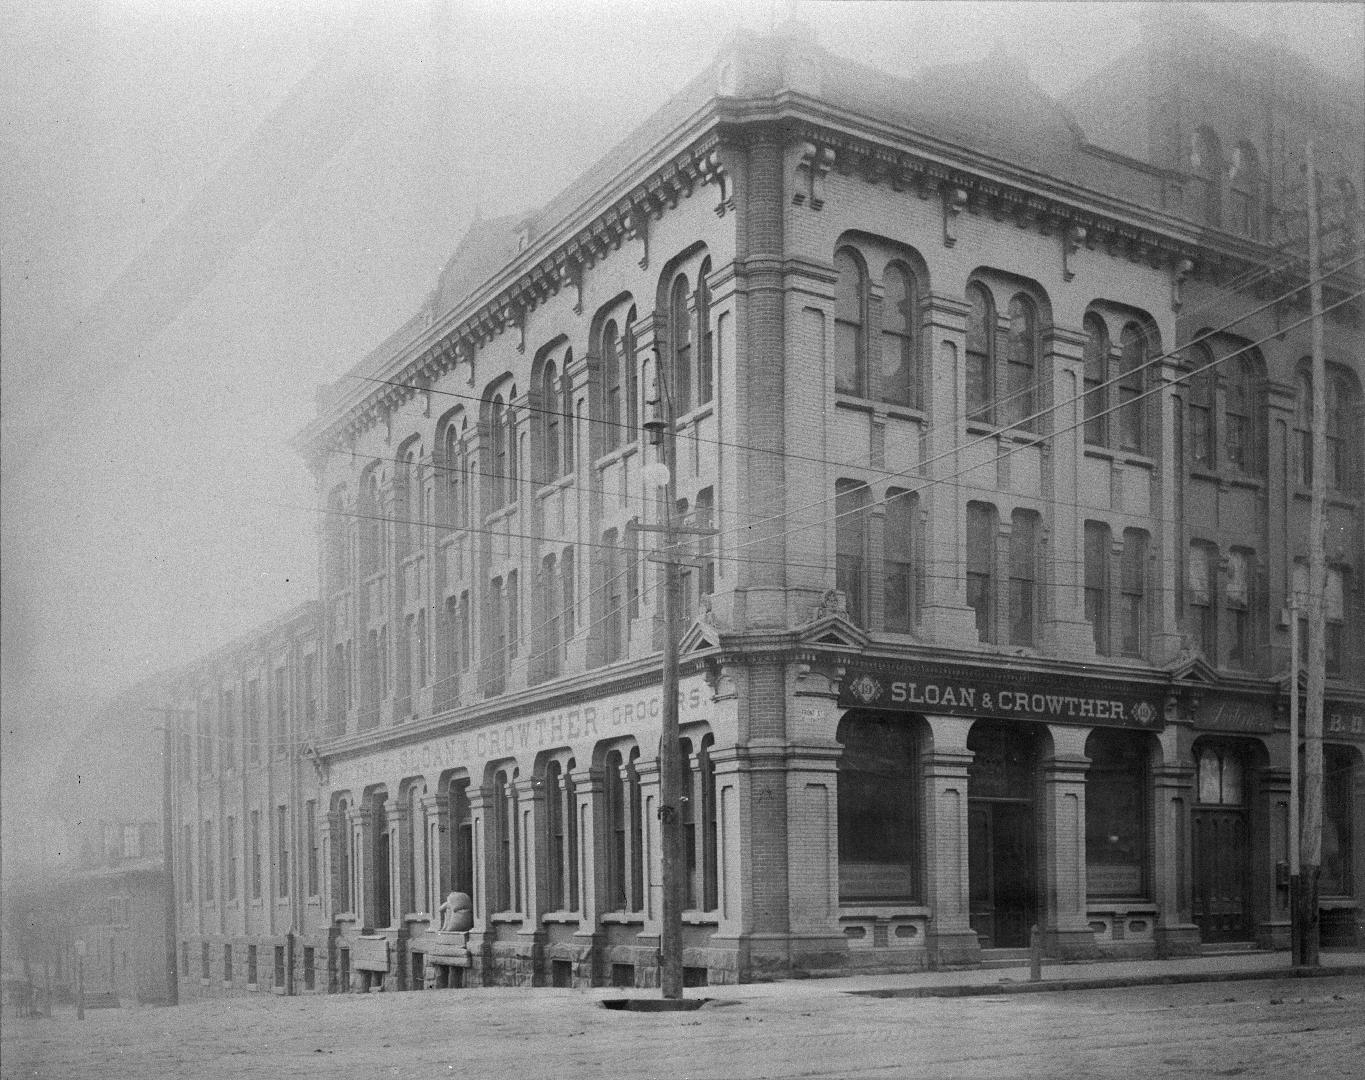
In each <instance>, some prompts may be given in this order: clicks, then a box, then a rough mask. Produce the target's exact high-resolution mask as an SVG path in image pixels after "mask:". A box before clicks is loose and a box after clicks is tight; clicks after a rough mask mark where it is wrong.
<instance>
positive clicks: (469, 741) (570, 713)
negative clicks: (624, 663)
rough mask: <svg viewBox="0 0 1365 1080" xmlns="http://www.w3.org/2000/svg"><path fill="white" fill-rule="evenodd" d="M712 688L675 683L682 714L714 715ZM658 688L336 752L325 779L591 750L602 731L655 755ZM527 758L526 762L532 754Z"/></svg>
mask: <svg viewBox="0 0 1365 1080" xmlns="http://www.w3.org/2000/svg"><path fill="white" fill-rule="evenodd" d="M710 705H711V692H710V690H709V689H708V688H707V686H706V684H705V682H704V681H703V680H702V679H701V678H700V677H697V678H693V679H687V680H684V681H683V682H682V684H681V685H680V686H679V688H678V719H679V721H680V722H681V723H683V724H686V723H689V722H692V721H695V720H703V719H706V718H707V717H708V716H709V715H710V712H709V710H710ZM662 713H663V697H662V695H661V694H660V692H659V688H658V687H657V686H655V687H646V688H644V689H641V690H638V691H635V692H633V693H628V694H616V695H613V696H612V697H607V698H599V699H598V700H596V701H589V702H584V703H583V704H581V705H574V706H572V707H569V708H565V709H556V710H553V711H551V712H540V713H531V714H529V715H527V716H523V717H517V718H515V719H510V720H503V721H500V722H497V723H493V724H486V725H484V726H482V727H477V728H473V729H471V730H469V731H461V732H458V733H457V734H454V735H446V736H441V737H439V738H432V739H425V740H423V741H422V742H419V743H415V744H413V745H411V746H400V747H395V748H393V749H391V750H382V751H379V752H377V753H369V754H364V755H361V756H359V757H353V758H342V759H334V760H332V761H331V762H330V763H329V766H328V785H329V786H330V787H331V788H332V789H334V790H338V789H341V788H346V787H356V786H360V785H364V784H373V783H379V782H381V781H385V780H389V781H393V780H398V779H402V778H404V777H408V776H419V775H428V776H429V775H431V774H433V773H440V772H441V771H442V770H445V769H454V768H461V767H463V768H467V769H469V770H470V772H471V774H476V775H477V773H478V772H479V770H481V769H482V768H483V766H484V764H485V763H486V762H489V761H495V760H497V759H498V758H506V757H519V756H522V755H525V754H527V753H532V754H533V753H535V752H536V751H538V750H548V749H553V748H555V747H558V746H569V747H574V748H575V749H581V750H586V749H588V748H589V747H590V745H591V744H592V743H594V742H596V741H597V740H598V739H601V738H611V737H617V736H623V735H634V736H635V738H636V739H637V740H638V741H639V743H640V745H641V747H642V749H644V752H645V753H646V755H647V756H652V755H653V753H654V749H655V743H657V741H658V738H659V727H660V724H661V722H662ZM524 764H526V765H529V764H530V761H529V759H527V760H526V761H525V762H524Z"/></svg>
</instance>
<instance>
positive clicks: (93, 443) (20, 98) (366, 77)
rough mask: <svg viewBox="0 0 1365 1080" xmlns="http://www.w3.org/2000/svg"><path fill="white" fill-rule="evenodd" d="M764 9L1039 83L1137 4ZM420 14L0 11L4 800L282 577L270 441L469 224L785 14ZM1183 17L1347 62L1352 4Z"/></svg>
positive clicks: (1355, 26)
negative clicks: (107, 706) (138, 684)
mask: <svg viewBox="0 0 1365 1080" xmlns="http://www.w3.org/2000/svg"><path fill="white" fill-rule="evenodd" d="M795 6H796V9H797V14H798V15H799V17H800V18H802V19H803V20H804V21H806V22H807V23H809V24H810V25H812V26H813V27H814V28H815V30H816V31H817V35H818V37H819V40H820V41H821V42H822V43H823V44H824V45H826V46H827V47H829V48H831V49H832V50H834V51H835V52H838V53H842V54H844V55H848V56H853V57H857V58H860V59H863V60H867V61H869V62H872V63H875V64H878V65H880V66H882V67H886V68H888V69H890V70H894V71H900V72H904V73H911V72H913V71H915V70H916V69H917V68H919V67H920V66H922V65H925V64H930V63H938V62H943V61H945V60H965V59H970V58H974V57H980V56H983V55H985V54H986V53H987V52H989V51H990V49H991V48H992V47H994V46H995V45H996V44H997V43H1001V42H1003V44H1004V46H1005V47H1006V48H1008V49H1009V50H1010V51H1012V52H1014V53H1016V54H1017V55H1019V56H1020V57H1022V58H1024V59H1025V60H1026V62H1027V63H1028V65H1029V68H1030V70H1031V72H1032V75H1033V77H1034V79H1035V81H1037V82H1038V83H1039V85H1041V86H1042V87H1043V88H1044V89H1046V90H1048V91H1050V92H1053V93H1058V92H1061V91H1064V90H1065V89H1067V88H1068V87H1070V86H1071V85H1073V84H1074V83H1076V82H1079V81H1080V80H1081V79H1083V78H1085V77H1086V76H1088V75H1090V74H1092V73H1093V72H1095V71H1097V70H1099V69H1101V68H1102V66H1103V64H1104V63H1105V62H1106V60H1107V59H1109V58H1110V57H1112V56H1114V55H1116V54H1117V53H1118V52H1120V51H1122V50H1123V49H1125V48H1127V47H1128V46H1130V45H1132V44H1134V43H1135V42H1136V40H1137V26H1136V22H1135V15H1136V13H1137V10H1138V9H1139V7H1141V5H1133V4H1120V3H1104V4H1085V3H1067V4H1026V3H1007V4H968V3H909V2H907V3H860V2H847V3H816V2H811V0H806V2H803V3H800V4H797V5H795ZM440 7H441V0H423V2H417V0H406V2H404V0H384V2H382V3H380V2H371V0H344V2H320V0H314V2H307V3H305V2H298V0H200V2H197V3H196V2H193V0H189V2H186V0H176V2H173V0H66V2H46V3H42V2H19V0H10V2H9V3H7V4H5V5H4V6H3V8H0V87H2V88H3V98H2V100H3V109H0V122H2V123H3V144H2V145H0V170H3V173H0V175H2V176H3V198H0V242H2V244H3V247H2V248H0V291H2V294H3V295H2V296H0V299H2V300H3V320H2V321H0V347H2V348H3V368H2V369H0V380H2V382H0V386H2V387H3V524H2V526H0V528H2V529H3V544H4V548H3V557H4V565H3V578H0V587H2V588H3V627H2V630H3V633H2V634H0V650H2V652H0V659H2V660H3V671H2V673H0V674H2V675H3V683H0V693H2V694H3V722H4V736H5V740H4V755H5V763H4V772H3V783H4V786H5V789H6V795H7V800H6V802H7V809H11V810H12V809H13V808H14V806H15V804H14V803H12V802H11V801H10V800H11V799H12V798H13V797H14V796H15V795H19V794H25V793H26V792H27V791H28V789H29V786H30V785H32V784H34V783H40V782H46V781H48V780H50V778H51V770H52V767H53V763H54V761H55V754H54V752H53V749H54V748H58V747H60V746H61V745H63V743H64V739H65V737H66V736H67V735H68V734H69V732H70V731H71V730H72V728H73V727H74V726H75V725H76V724H78V723H79V722H80V721H81V720H82V719H83V718H84V717H86V716H88V715H89V714H90V713H92V712H93V711H94V710H95V709H96V708H97V707H98V705H99V704H100V703H101V702H102V701H103V700H105V699H107V698H108V697H109V696H111V695H112V694H113V693H114V692H116V691H117V690H119V689H121V688H123V687H125V686H127V685H128V684H130V683H132V682H134V681H136V680H138V679H140V678H143V677H145V676H147V675H150V674H153V673H155V672H157V671H160V670H163V669H165V668H167V667H170V666H173V665H175V664H177V663H181V662H184V661H186V660H189V659H192V658H193V657H194V656H196V655H198V654H199V653H202V652H204V651H206V650H207V649H209V648H212V647H214V646H215V645H218V644H221V643H223V642H224V641H226V640H228V639H230V638H232V637H234V636H236V635H239V634H242V633H245V632H246V631H248V630H250V629H251V628H252V627H253V626H254V625H256V624H258V623H260V622H262V621H264V620H265V619H268V618H270V617H271V616H273V615H275V614H278V613H279V612H281V611H283V610H285V609H286V608H288V607H290V606H292V605H293V604H296V603H298V602H300V601H303V600H305V599H307V598H308V597H309V596H311V595H312V592H313V586H314V575H315V528H316V524H317V520H316V516H315V514H314V513H313V512H312V510H311V506H312V499H313V492H312V489H311V484H310V481H309V477H308V474H307V472H306V470H305V469H304V467H303V465H302V463H301V462H300V460H299V459H298V457H297V456H296V454H295V453H294V451H293V450H292V449H291V448H290V445H289V443H290V438H291V437H292V436H293V435H294V434H295V433H297V431H298V430H299V429H300V428H301V427H302V425H303V424H304V423H305V422H306V421H307V420H308V419H309V417H310V416H311V415H312V411H313V404H312V403H313V395H314V390H315V387H316V386H317V384H318V383H320V382H322V381H325V380H328V379H330V378H335V377H336V376H337V375H338V374H340V372H342V371H343V370H344V369H345V368H346V367H348V366H349V365H350V364H351V363H353V362H354V361H355V360H357V359H358V358H359V357H360V356H362V355H363V354H364V353H365V352H367V351H368V350H369V349H370V348H372V347H373V346H374V345H375V344H376V343H377V342H378V341H380V340H381V339H383V338H384V337H385V336H387V334H388V333H389V332H390V331H392V330H393V329H394V328H395V327H396V326H397V325H398V324H399V323H400V322H402V321H403V320H404V319H405V318H406V317H407V316H408V315H410V314H411V313H412V312H413V311H414V310H416V308H417V307H418V305H419V304H420V303H421V301H422V299H423V297H424V296H425V294H426V292H427V290H429V289H430V288H431V287H432V285H433V284H434V283H435V279H436V274H437V272H438V270H439V268H440V267H441V265H442V264H443V263H444V262H445V261H446V259H447V258H448V257H449V255H450V253H451V251H452V250H453V249H454V246H455V244H456V243H457V242H458V240H459V238H460V236H461V235H462V234H463V232H464V230H465V228H466V227H467V225H468V223H469V222H470V220H471V219H472V218H473V217H474V215H476V214H479V213H482V214H483V215H484V216H494V215H497V214H501V213H508V212H513V211H517V210H521V209H525V208H528V207H531V206H534V205H537V204H539V203H542V202H544V201H545V200H547V199H548V198H549V197H550V196H551V195H553V194H554V193H555V192H556V191H557V190H558V189H559V188H561V187H562V186H564V185H565V184H566V183H567V182H568V181H570V180H571V179H573V177H574V176H576V175H577V174H578V173H580V172H581V171H583V170H584V169H585V168H586V167H587V166H588V165H590V164H591V163H592V161H593V160H595V159H596V158H597V157H598V156H600V155H601V154H602V153H604V152H605V151H606V150H607V149H609V148H610V147H611V146H612V145H613V144H614V143H615V142H616V141H618V140H619V139H621V138H622V137H624V135H625V134H626V133H628V131H629V130H630V129H631V128H632V127H633V126H634V125H636V124H637V123H639V122H640V121H641V120H643V119H644V118H645V117H646V116H647V115H648V114H649V113H650V112H652V111H653V110H654V109H655V108H657V107H658V106H659V105H660V104H662V103H663V102H664V101H665V100H667V98H668V97H669V96H670V95H671V94H672V93H673V92H674V91H676V90H677V89H678V88H679V87H680V86H681V85H682V84H683V83H684V82H686V81H687V80H688V79H689V78H691V77H692V76H693V75H694V74H696V73H697V72H698V71H699V70H700V69H701V68H702V67H703V66H704V65H705V63H706V62H707V61H708V60H709V59H710V58H711V56H712V55H713V54H714V53H715V52H716V51H717V50H718V49H719V48H720V46H721V45H722V43H723V42H724V40H725V39H726V38H727V37H728V36H729V35H730V34H731V33H732V31H733V30H734V28H735V27H736V26H738V25H747V26H750V27H754V28H763V27H766V26H767V25H769V23H770V22H771V20H772V19H773V18H774V13H776V14H777V16H778V17H782V16H785V15H786V14H787V13H788V11H789V10H790V9H791V8H792V7H793V5H792V4H791V3H790V2H779V3H772V2H770V0H755V2H752V3H738V2H723V0H689V2H686V3H680V2H672V0H667V2H665V0H634V2H630V3H625V2H619V0H618V2H616V3H604V2H599V0H576V2H574V3H571V4H570V3H560V2H557V0H548V2H547V0H541V2H537V3H534V4H531V3H529V2H526V0H520V2H509V0H500V2H496V3H492V2H487V0H447V2H446V4H445V9H446V10H445V11H444V13H443V14H442V13H441V12H440V10H439V9H440ZM1200 7H1201V8H1203V9H1204V10H1206V12H1207V13H1208V14H1209V15H1210V17H1212V18H1214V19H1217V20H1220V21H1223V22H1225V23H1228V24H1229V25H1233V26H1236V27H1238V28H1240V29H1242V30H1244V31H1245V32H1248V33H1252V34H1259V33H1262V32H1273V33H1276V34H1279V35H1281V36H1283V37H1284V38H1285V40H1286V41H1287V42H1288V43H1289V44H1290V45H1291V47H1294V48H1297V49H1299V50H1300V51H1302V52H1304V53H1306V54H1308V55H1311V56H1313V57H1315V58H1317V59H1318V60H1319V61H1320V62H1322V63H1324V64H1325V65H1327V66H1329V67H1331V68H1333V69H1334V70H1335V71H1337V72H1338V73H1339V74H1343V75H1347V76H1349V77H1353V78H1355V79H1357V80H1359V79H1360V78H1361V76H1360V63H1361V60H1360V58H1361V55H1362V53H1363V52H1365V33H1363V32H1362V28H1363V27H1365V7H1362V6H1360V5H1357V4H1325V5H1324V4H1308V3H1293V4H1213V5H1200ZM301 117H302V118H304V119H303V120H300V118H301Z"/></svg>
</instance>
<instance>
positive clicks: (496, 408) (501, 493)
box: [488, 394, 517, 510]
mask: <svg viewBox="0 0 1365 1080" xmlns="http://www.w3.org/2000/svg"><path fill="white" fill-rule="evenodd" d="M488 426H489V434H490V435H491V436H492V441H493V461H492V466H493V467H492V469H491V470H490V472H489V477H488V484H489V492H490V495H491V498H490V500H489V502H490V507H489V509H490V510H499V509H501V508H502V507H504V506H507V505H508V504H509V503H513V502H515V501H516V498H517V426H516V418H515V417H514V416H513V413H512V410H511V409H510V408H509V407H508V406H507V405H505V404H504V403H503V399H502V395H501V394H496V395H495V396H494V397H493V401H492V404H491V405H490V406H489V410H488Z"/></svg>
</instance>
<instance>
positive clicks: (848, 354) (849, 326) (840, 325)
mask: <svg viewBox="0 0 1365 1080" xmlns="http://www.w3.org/2000/svg"><path fill="white" fill-rule="evenodd" d="M834 271H835V274H836V275H837V277H836V280H835V283H834V391H835V393H837V394H849V395H852V396H854V397H864V396H866V394H867V332H866V327H867V274H866V273H865V272H864V270H863V264H862V261H861V260H860V259H859V258H858V257H857V256H856V255H855V254H854V253H853V252H852V250H850V249H849V248H840V249H839V250H838V251H836V252H835V253H834Z"/></svg>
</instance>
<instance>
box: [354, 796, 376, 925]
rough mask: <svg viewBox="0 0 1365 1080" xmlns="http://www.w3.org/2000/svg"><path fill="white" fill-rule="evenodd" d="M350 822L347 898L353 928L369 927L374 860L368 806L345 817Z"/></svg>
mask: <svg viewBox="0 0 1365 1080" xmlns="http://www.w3.org/2000/svg"><path fill="white" fill-rule="evenodd" d="M349 817H350V819H351V881H352V883H353V884H352V888H351V899H352V901H353V902H354V904H355V917H356V926H357V928H360V927H366V926H369V925H370V922H369V920H370V919H371V918H372V917H373V915H374V875H373V874H372V873H371V866H372V865H373V861H374V844H373V842H372V837H373V833H374V828H373V815H372V814H371V813H370V808H369V806H368V805H367V804H366V803H364V802H362V803H361V804H360V805H359V806H356V807H355V808H353V809H352V810H351V812H350V814H349Z"/></svg>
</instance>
